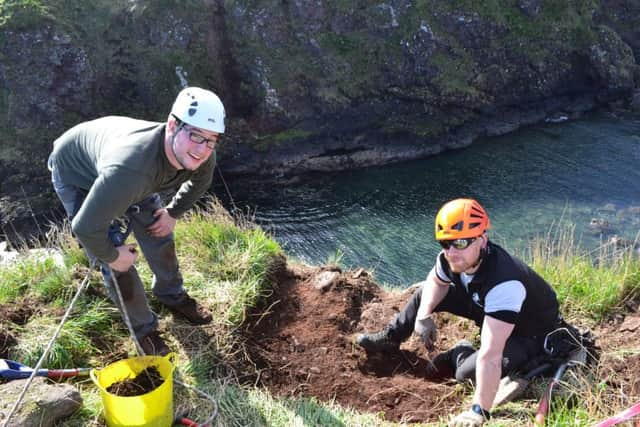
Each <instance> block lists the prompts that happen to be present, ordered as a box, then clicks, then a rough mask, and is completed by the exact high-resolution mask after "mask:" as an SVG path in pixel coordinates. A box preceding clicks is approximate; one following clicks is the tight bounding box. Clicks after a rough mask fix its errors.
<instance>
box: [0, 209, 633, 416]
mask: <svg viewBox="0 0 640 427" xmlns="http://www.w3.org/2000/svg"><path fill="white" fill-rule="evenodd" d="M57 233H58V234H57V237H55V238H54V239H52V242H53V243H54V244H55V245H56V246H58V247H60V248H61V249H62V251H63V259H64V263H63V264H59V263H58V264H57V263H55V262H54V261H53V258H52V257H45V258H44V259H41V260H36V259H34V258H26V259H25V260H23V261H21V262H19V263H16V264H14V265H11V266H5V267H3V268H1V269H0V301H1V302H3V303H13V302H19V301H22V300H23V299H25V298H31V300H32V302H31V303H32V304H34V301H35V304H37V305H38V306H39V309H38V311H37V312H36V313H35V314H34V315H33V316H32V317H31V319H30V320H29V322H28V323H26V324H25V325H21V326H18V325H12V326H11V330H13V331H16V338H17V340H18V345H17V346H16V347H14V348H13V349H12V350H11V357H12V358H14V359H15V360H18V361H20V362H22V363H25V364H27V365H31V366H33V365H35V363H36V362H37V360H38V358H39V357H40V355H41V353H42V351H43V349H44V347H45V345H46V344H47V342H48V339H49V337H50V336H51V335H52V334H53V331H54V330H55V328H56V326H57V324H58V322H59V320H60V318H61V316H62V313H63V311H64V308H65V306H66V305H67V304H68V302H69V301H70V299H71V296H72V295H73V293H74V292H75V289H76V288H77V286H78V285H79V283H80V281H81V280H82V278H83V277H84V275H85V274H86V272H87V268H86V258H85V257H84V255H83V254H82V251H81V250H80V249H79V248H78V246H77V245H76V244H75V243H74V242H73V239H71V238H70V236H69V233H68V229H66V228H63V229H61V230H58V231H57ZM175 234H176V245H177V246H176V247H177V250H178V257H179V260H180V264H181V270H182V272H183V275H184V279H185V284H186V287H187V289H188V290H189V292H190V294H192V295H193V296H194V297H195V298H197V299H198V300H200V301H202V302H204V303H205V304H207V305H208V306H209V307H211V309H212V311H213V312H214V319H215V320H214V322H213V324H212V325H208V326H206V327H203V328H194V327H192V326H189V325H185V324H184V323H182V322H180V321H175V320H172V318H171V316H170V315H168V313H167V312H164V311H161V312H160V317H161V319H162V320H161V325H162V327H163V328H164V329H165V330H166V331H167V332H165V337H166V338H167V339H168V341H169V345H170V346H171V347H172V348H174V349H176V352H177V360H178V369H177V377H178V378H179V379H180V381H183V382H185V383H187V384H191V385H194V386H196V387H198V388H199V389H200V390H202V391H204V392H206V393H209V394H211V395H212V396H214V397H215V398H216V399H217V402H218V406H219V407H218V410H219V413H218V416H217V417H216V421H215V423H214V425H217V426H244V425H252V426H283V427H285V426H286V427H288V426H309V425H313V426H397V425H399V424H396V423H389V422H385V421H383V419H382V416H381V414H361V413H357V412H355V411H353V410H350V409H348V408H343V407H341V406H340V405H338V404H336V403H335V402H320V401H317V400H315V399H303V398H298V399H296V398H277V397H274V396H272V395H270V394H269V393H268V392H267V391H265V390H261V389H258V388H254V387H251V386H241V385H240V382H239V381H238V376H239V375H243V374H247V373H248V372H237V371H236V370H235V369H237V366H236V365H235V363H234V361H237V360H238V359H243V357H244V356H243V352H244V347H243V342H242V338H241V335H238V334H237V333H236V331H237V330H238V328H240V327H241V325H242V323H243V322H244V321H245V320H246V317H247V314H248V312H249V310H250V308H251V307H253V306H255V305H256V304H258V303H260V301H262V300H263V299H264V297H265V296H267V295H268V294H269V292H270V290H271V285H272V284H271V282H270V277H271V276H270V273H271V272H272V271H273V269H274V268H275V266H277V265H278V264H281V263H282V261H281V255H282V249H281V248H280V246H279V245H278V244H277V243H276V242H275V241H274V240H273V239H272V238H271V236H269V235H268V234H266V233H265V232H264V231H263V230H261V229H260V228H257V227H255V226H254V225H252V224H251V223H250V222H249V221H247V220H246V219H243V218H232V217H231V216H229V215H228V214H227V213H226V212H225V211H224V210H223V209H222V208H221V207H220V206H218V205H215V204H209V205H207V209H206V210H200V211H197V212H195V213H193V214H191V215H190V216H188V217H187V218H185V220H183V221H180V222H179V225H178V227H177V228H176V231H175ZM572 236H573V227H571V226H570V225H568V226H559V227H555V228H553V229H552V230H550V231H549V232H548V233H547V235H545V236H541V237H540V239H538V240H537V241H536V242H535V243H534V244H532V246H531V251H530V256H529V263H530V264H531V265H532V266H533V267H534V268H535V269H536V270H537V271H538V272H540V274H541V275H543V276H544V277H545V279H547V280H549V281H550V282H551V283H553V284H554V288H555V289H556V291H557V293H558V295H559V298H560V301H561V304H562V310H563V313H565V315H566V317H568V318H569V319H577V318H580V319H585V318H586V319H588V320H589V322H590V323H591V324H595V323H596V322H598V321H601V320H602V319H604V318H606V316H608V315H610V314H611V313H613V312H616V311H619V310H622V309H624V306H625V301H628V300H629V299H631V298H635V299H637V297H638V295H639V292H640V261H639V260H638V258H632V257H631V256H630V254H629V253H627V252H624V251H622V252H621V251H614V250H612V248H610V247H608V246H603V248H602V249H601V250H600V251H599V252H597V253H595V254H585V253H583V252H581V250H580V249H579V246H578V245H577V244H576V243H575V242H574V240H573V237H572ZM340 258H341V253H340V251H338V252H336V254H335V256H333V257H331V258H330V259H329V260H327V262H328V263H329V264H335V265H339V263H340ZM137 265H138V267H139V270H140V272H141V276H142V277H143V281H144V282H145V283H146V284H149V283H150V281H151V273H150V271H149V270H148V268H147V267H146V263H145V262H143V260H140V261H139V262H138V263H137ZM92 276H93V277H92V279H91V287H90V289H89V291H87V292H85V294H84V295H83V296H82V297H81V298H80V300H79V302H78V306H77V307H76V308H75V310H74V312H73V314H72V316H71V318H70V319H69V320H68V322H67V323H66V325H65V327H64V328H63V330H62V333H61V336H60V338H59V339H58V340H57V342H56V344H55V345H54V347H53V350H52V352H51V354H50V356H49V358H48V360H47V362H46V364H45V366H46V367H82V366H89V367H102V366H106V365H107V364H109V363H111V362H113V361H114V360H115V359H117V358H121V357H122V352H123V349H124V351H126V352H128V353H129V354H130V355H133V354H134V348H133V345H132V343H131V341H130V339H129V338H128V337H127V331H126V329H125V327H124V325H123V323H122V321H121V319H120V317H119V315H118V313H117V311H116V309H115V308H114V307H113V305H112V303H111V302H110V301H108V300H107V299H106V298H105V297H104V296H101V295H100V293H99V292H98V289H99V288H100V282H101V279H100V277H99V274H98V273H97V272H95V273H94V274H93V275H92ZM160 310H162V308H160ZM627 350H628V351H630V352H631V354H637V351H638V350H637V349H635V350H634V349H627ZM625 354H626V353H625ZM247 369H254V368H251V367H250V365H247ZM602 377H603V376H602V374H600V373H597V372H596V373H594V372H587V373H586V374H584V377H581V378H577V380H576V381H577V382H578V383H577V385H575V387H576V390H579V392H580V396H581V397H580V398H581V401H582V402H583V403H582V404H581V405H577V406H576V405H571V402H572V399H571V398H570V397H569V395H567V393H558V394H557V397H556V398H555V399H554V400H553V406H552V408H551V412H550V415H549V416H548V422H547V425H585V424H588V421H591V420H594V419H602V418H605V415H603V414H609V413H610V412H611V408H608V407H607V406H605V405H603V404H602V401H613V402H615V405H614V406H615V409H618V408H620V409H622V407H623V405H624V402H625V400H624V399H623V398H622V397H621V396H620V393H621V392H622V391H624V390H622V391H621V390H618V389H617V388H616V387H613V386H611V385H608V384H605V383H602V382H601V381H599V380H597V378H602ZM580 381H582V384H580ZM75 384H76V386H77V387H79V388H80V390H81V393H82V396H83V399H84V404H83V406H82V409H81V410H79V411H78V412H77V413H76V414H74V415H73V416H72V417H71V418H69V419H67V420H65V422H64V425H69V426H85V425H102V424H101V421H100V414H99V412H100V410H101V403H100V397H99V393H98V390H97V388H96V387H95V386H94V385H93V384H92V383H91V382H90V381H89V380H81V381H76V382H75ZM544 385H545V384H544V383H540V384H538V385H537V388H535V389H534V390H533V391H532V392H531V393H532V395H531V396H529V398H528V399H525V400H523V401H520V402H516V403H512V404H509V405H507V406H505V407H504V408H500V409H498V410H497V411H496V412H495V414H496V416H495V418H494V419H493V420H492V422H490V423H488V424H487V425H488V426H519V425H524V424H526V423H528V422H529V421H530V419H531V414H532V413H534V412H535V409H536V406H537V400H538V399H539V397H540V395H541V393H542V390H543V388H544ZM564 388H567V389H569V390H570V387H564ZM461 392H465V393H467V394H468V396H469V399H470V398H471V393H470V392H469V391H468V390H467V391H464V390H462V391H461ZM629 404H630V403H629ZM627 406H629V405H627ZM175 408H176V412H177V413H185V414H187V415H188V416H189V417H190V418H192V419H195V420H199V421H202V420H204V419H206V418H207V417H208V416H209V415H210V414H211V411H212V406H211V404H210V403H209V402H208V401H207V400H206V399H205V398H203V397H201V396H199V395H197V394H195V393H194V392H193V391H190V390H188V389H185V388H184V387H182V386H181V385H179V384H176V385H175ZM441 417H442V418H441V419H442V420H443V422H442V423H440V424H438V423H434V424H430V425H443V423H444V422H445V420H446V419H447V417H448V414H442V415H441Z"/></svg>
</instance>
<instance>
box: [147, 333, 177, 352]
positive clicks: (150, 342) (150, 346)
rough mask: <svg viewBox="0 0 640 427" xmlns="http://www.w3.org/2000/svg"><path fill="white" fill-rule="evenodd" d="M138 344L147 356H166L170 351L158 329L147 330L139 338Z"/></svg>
mask: <svg viewBox="0 0 640 427" xmlns="http://www.w3.org/2000/svg"><path fill="white" fill-rule="evenodd" d="M140 346H141V347H142V349H143V350H144V353H145V354H146V355H148V356H166V355H167V354H169V353H171V350H170V349H169V347H167V345H166V344H165V343H164V340H163V339H162V338H161V337H160V333H159V332H158V331H151V332H149V333H148V334H147V335H146V336H145V337H144V338H142V339H141V340H140Z"/></svg>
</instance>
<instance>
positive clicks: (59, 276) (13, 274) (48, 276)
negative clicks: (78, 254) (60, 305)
mask: <svg viewBox="0 0 640 427" xmlns="http://www.w3.org/2000/svg"><path fill="white" fill-rule="evenodd" d="M69 283H70V274H69V270H67V269H66V268H65V267H63V266H60V265H58V264H56V261H55V260H54V259H53V258H50V257H47V258H38V257H35V256H33V257H27V258H23V259H21V261H19V262H17V263H15V264H12V265H9V266H7V267H4V268H2V269H0V303H7V302H11V301H15V300H16V299H18V298H19V297H24V296H28V295H32V296H36V297H39V298H41V299H43V300H44V301H51V300H52V299H54V298H55V297H56V296H57V295H58V294H59V292H60V291H61V290H62V289H63V288H64V287H65V285H66V284H69Z"/></svg>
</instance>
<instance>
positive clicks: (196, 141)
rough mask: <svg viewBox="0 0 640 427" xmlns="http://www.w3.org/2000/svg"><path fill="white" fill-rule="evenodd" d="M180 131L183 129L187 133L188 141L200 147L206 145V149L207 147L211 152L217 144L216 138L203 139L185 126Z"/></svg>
mask: <svg viewBox="0 0 640 427" xmlns="http://www.w3.org/2000/svg"><path fill="white" fill-rule="evenodd" d="M182 129H184V130H185V132H188V133H189V141H191V142H193V143H194V144H198V145H200V144H205V143H206V144H207V147H209V148H210V149H212V150H213V149H214V148H216V143H217V142H218V138H217V137H216V138H215V139H211V138H205V137H204V136H202V135H200V134H199V133H195V132H194V131H193V130H192V129H191V128H188V127H187V126H183V127H182Z"/></svg>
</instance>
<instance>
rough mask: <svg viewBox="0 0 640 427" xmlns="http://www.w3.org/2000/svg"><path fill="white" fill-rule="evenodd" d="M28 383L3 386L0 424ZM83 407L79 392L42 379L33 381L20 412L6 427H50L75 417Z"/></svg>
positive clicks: (0, 391)
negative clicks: (57, 422)
mask: <svg viewBox="0 0 640 427" xmlns="http://www.w3.org/2000/svg"><path fill="white" fill-rule="evenodd" d="M26 381H27V380H15V381H10V382H8V383H6V384H0V396H2V398H1V399H0V422H1V423H3V425H4V423H5V422H6V417H7V416H8V415H9V412H10V411H11V409H12V408H13V405H14V404H15V402H16V400H17V399H18V397H19V396H20V393H21V392H22V389H23V388H24V385H25V383H26ZM81 405H82V397H81V396H80V392H79V391H78V390H77V389H76V388H75V387H73V386H71V385H68V384H54V383H51V382H49V381H48V380H46V379H45V378H43V377H36V378H34V380H33V382H32V383H31V385H30V386H29V390H28V391H27V393H26V394H25V396H24V398H23V400H22V403H21V405H20V408H19V409H18V411H17V412H16V413H14V414H13V415H12V416H11V420H9V423H8V424H7V427H18V426H19V427H49V426H53V425H54V424H55V423H56V421H57V420H59V419H61V418H66V417H68V416H70V415H71V414H73V413H74V412H75V411H76V410H77V409H78V408H79V407H80V406H81Z"/></svg>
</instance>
